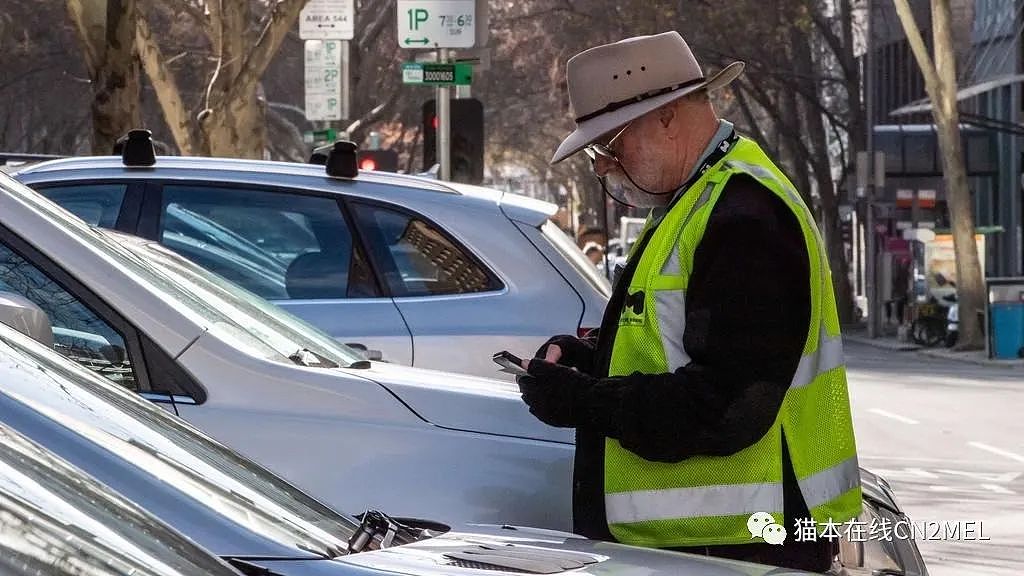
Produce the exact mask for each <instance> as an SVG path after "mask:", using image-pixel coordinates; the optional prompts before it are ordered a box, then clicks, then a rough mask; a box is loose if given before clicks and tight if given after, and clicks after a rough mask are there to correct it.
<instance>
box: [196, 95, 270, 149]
mask: <svg viewBox="0 0 1024 576" xmlns="http://www.w3.org/2000/svg"><path fill="white" fill-rule="evenodd" d="M249 92H250V93H249V94H248V95H245V96H241V97H237V98H232V99H230V100H226V101H224V102H222V103H221V104H220V106H219V107H218V108H217V109H216V110H215V111H214V112H213V113H212V114H210V115H209V116H207V117H206V118H204V120H203V123H202V128H203V134H204V136H205V137H206V146H207V147H208V150H207V151H208V154H209V155H210V156H224V157H229V158H254V159H262V158H263V151H264V149H265V148H266V141H267V125H266V121H265V116H266V114H265V106H264V103H263V102H262V101H261V100H260V99H259V98H257V95H256V87H255V86H254V87H253V88H252V90H250V91H249Z"/></svg>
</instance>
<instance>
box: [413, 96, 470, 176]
mask: <svg viewBox="0 0 1024 576" xmlns="http://www.w3.org/2000/svg"><path fill="white" fill-rule="evenodd" d="M451 111H452V114H451V119H450V123H451V158H452V180H453V181H454V182H465V183H467V184H480V183H481V182H483V179H484V106H483V104H482V103H481V102H480V101H479V100H477V99H475V98H457V99H452V101H451ZM437 128H438V122H437V111H436V102H435V101H434V100H427V101H426V102H424V103H423V170H430V168H431V167H433V166H434V164H437Z"/></svg>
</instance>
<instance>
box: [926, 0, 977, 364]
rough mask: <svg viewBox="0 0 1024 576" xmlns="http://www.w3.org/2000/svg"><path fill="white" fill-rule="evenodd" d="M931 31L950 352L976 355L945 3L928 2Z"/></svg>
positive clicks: (970, 254) (963, 172)
mask: <svg viewBox="0 0 1024 576" xmlns="http://www.w3.org/2000/svg"><path fill="white" fill-rule="evenodd" d="M932 27H933V31H932V34H933V37H934V41H935V65H936V70H937V72H938V73H937V74H936V76H937V77H938V81H939V90H938V98H936V97H935V96H932V110H933V116H934V117H935V123H936V125H937V127H938V135H939V147H940V149H941V150H942V169H943V172H944V173H945V180H946V201H947V205H948V207H949V221H950V223H951V224H952V226H953V250H954V252H955V253H956V277H957V302H958V306H959V309H960V335H959V339H958V340H957V343H956V347H957V348H958V349H961V350H978V349H981V348H984V347H985V338H984V334H983V333H982V326H981V323H980V321H979V318H978V314H976V313H975V311H977V310H984V309H985V283H984V280H983V278H982V277H981V263H980V261H979V259H978V249H977V244H976V243H975V241H974V206H973V202H972V200H971V191H970V188H969V187H968V184H967V168H966V166H965V165H964V152H963V144H962V142H961V141H960V114H959V112H958V111H957V100H956V93H957V81H956V53H955V51H954V48H953V34H952V30H951V12H950V5H949V0H932Z"/></svg>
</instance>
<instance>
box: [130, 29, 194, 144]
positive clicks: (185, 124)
mask: <svg viewBox="0 0 1024 576" xmlns="http://www.w3.org/2000/svg"><path fill="white" fill-rule="evenodd" d="M135 41H136V43H137V44H138V46H139V58H140V59H141V60H142V67H143V70H145V71H146V75H147V76H148V77H149V81H150V82H151V83H152V84H153V89H154V90H155V91H156V98H157V102H159V103H160V109H161V110H162V111H163V114H164V121H165V122H166V123H167V127H168V128H170V130H171V135H172V136H173V137H174V143H175V144H176V145H177V146H178V151H179V153H181V154H183V155H186V156H191V155H195V154H197V153H198V146H197V145H196V142H195V139H194V138H193V137H192V121H191V119H190V118H189V114H188V112H187V109H186V108H185V103H184V101H183V100H182V98H181V91H180V90H179V89H178V85H177V83H176V82H175V80H174V76H173V75H171V73H170V72H169V71H168V70H167V61H166V60H164V57H163V55H162V54H161V53H160V46H159V45H157V43H156V41H155V40H154V39H153V33H152V31H150V29H149V22H147V21H146V18H145V16H143V15H142V14H141V13H140V14H139V15H138V20H137V21H136V37H135Z"/></svg>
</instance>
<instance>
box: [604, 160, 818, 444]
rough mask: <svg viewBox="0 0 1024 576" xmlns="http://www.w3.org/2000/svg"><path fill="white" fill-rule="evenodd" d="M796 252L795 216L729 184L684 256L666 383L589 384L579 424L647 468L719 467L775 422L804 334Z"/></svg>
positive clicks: (801, 270)
mask: <svg viewBox="0 0 1024 576" xmlns="http://www.w3.org/2000/svg"><path fill="white" fill-rule="evenodd" d="M809 278H810V272H809V265H808V257H807V248H806V245H805V243H804V239H803V233H802V231H801V228H800V225H799V223H798V221H797V219H796V216H795V215H793V214H792V212H790V210H789V209H788V208H787V207H786V205H785V203H784V202H783V201H782V200H781V199H779V198H777V197H776V196H775V195H774V194H773V193H772V192H771V191H770V190H768V189H766V188H764V187H763V186H762V185H760V184H759V183H758V182H757V181H756V180H754V179H753V178H750V177H748V176H742V175H738V176H734V177H732V178H730V180H729V182H728V183H727V185H726V188H725V190H724V191H723V194H722V197H721V198H720V199H719V201H718V203H717V204H716V205H715V208H714V210H713V211H712V214H711V217H710V219H709V221H708V227H707V230H706V231H705V234H704V237H703V239H702V240H701V243H700V245H699V246H698V247H697V251H696V253H695V255H694V264H693V272H692V273H691V276H690V282H689V289H688V291H687V294H686V328H685V331H684V334H683V342H684V346H685V347H686V351H687V353H688V354H689V356H690V358H691V362H690V363H689V364H688V365H686V366H684V367H682V368H680V369H678V370H677V371H676V372H675V373H666V374H639V373H635V374H633V375H630V376H622V377H618V378H604V379H601V380H599V381H598V382H597V383H595V384H594V386H593V387H592V388H591V389H590V390H589V392H588V394H587V396H586V398H585V399H584V403H585V405H586V413H587V420H588V423H589V424H590V425H592V426H594V427H595V428H596V429H597V430H599V431H600V432H601V433H603V434H604V435H606V436H608V437H611V438H616V439H618V440H619V441H620V442H621V444H622V445H623V447H625V448H626V449H628V450H630V451H632V452H634V453H636V454H637V455H639V456H641V457H643V458H645V459H648V460H653V461H661V462H678V461H681V460H683V459H685V458H687V457H690V456H695V455H728V454H732V453H735V452H738V451H739V450H742V449H743V448H746V447H747V446H750V445H751V444H753V443H754V442H756V441H757V440H758V439H760V438H761V437H762V436H764V434H765V433H766V432H767V431H768V429H769V428H770V427H771V425H772V423H773V422H774V421H775V418H776V416H777V415H778V412H779V408H780V406H781V404H782V400H783V398H784V396H785V394H786V390H787V389H788V387H789V382H790V380H791V379H792V376H793V373H794V372H795V370H796V367H797V364H798V363H799V360H800V356H801V353H802V350H803V346H804V342H805V340H806V338H807V331H808V325H809V322H810V281H809Z"/></svg>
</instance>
